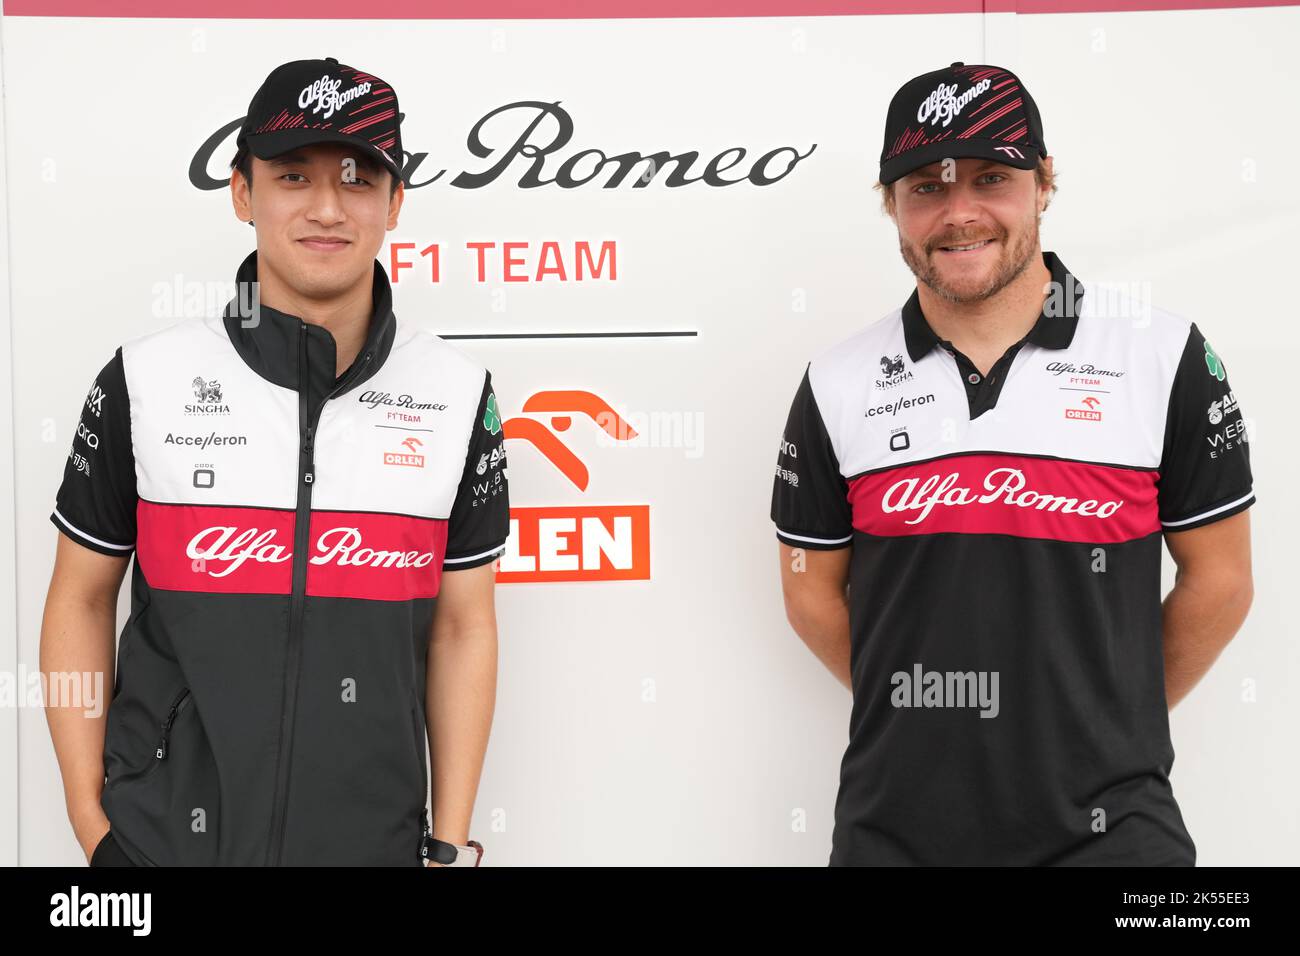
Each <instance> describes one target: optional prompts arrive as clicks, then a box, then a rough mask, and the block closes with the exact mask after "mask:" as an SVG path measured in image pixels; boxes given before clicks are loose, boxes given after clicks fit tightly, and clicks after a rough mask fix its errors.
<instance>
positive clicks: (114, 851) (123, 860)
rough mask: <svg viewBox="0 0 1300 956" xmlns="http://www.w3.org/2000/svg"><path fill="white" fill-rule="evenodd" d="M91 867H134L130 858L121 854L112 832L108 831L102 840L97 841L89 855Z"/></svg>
mask: <svg viewBox="0 0 1300 956" xmlns="http://www.w3.org/2000/svg"><path fill="white" fill-rule="evenodd" d="M90 865H91V866H135V864H134V863H132V862H131V858H130V857H128V856H127V855H126V854H125V853H123V852H122V848H121V847H120V846H118V845H117V841H116V840H114V839H113V831H112V830H109V831H108V832H107V833H105V834H104V838H103V839H102V840H100V841H99V844H98V845H97V846H96V847H95V850H94V852H93V853H91V854H90Z"/></svg>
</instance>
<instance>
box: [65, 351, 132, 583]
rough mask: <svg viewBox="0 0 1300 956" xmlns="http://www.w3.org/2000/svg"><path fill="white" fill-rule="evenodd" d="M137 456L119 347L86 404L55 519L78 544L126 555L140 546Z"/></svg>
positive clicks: (73, 445) (93, 385) (78, 424)
mask: <svg viewBox="0 0 1300 956" xmlns="http://www.w3.org/2000/svg"><path fill="white" fill-rule="evenodd" d="M136 502H137V498H136V483H135V456H134V453H133V451H132V446H131V406H130V399H129V397H128V395H127V391H126V375H125V372H124V370H123V367H122V350H121V349H120V348H119V349H118V350H117V351H116V352H115V353H114V354H113V357H112V359H110V360H109V362H108V364H107V365H105V366H104V368H103V369H102V370H101V371H100V373H99V375H97V376H96V377H95V381H94V382H93V383H92V385H91V386H90V391H89V392H88V393H87V394H86V400H85V402H84V403H83V404H82V407H81V417H80V419H79V420H78V421H77V429H76V434H75V435H74V436H73V438H72V446H71V448H70V449H69V450H68V460H67V463H66V464H65V465H64V468H63V483H62V484H61V485H60V486H59V490H58V493H57V494H56V495H55V504H54V511H53V512H52V513H51V514H50V520H51V521H53V522H54V525H55V527H57V528H58V529H59V530H60V531H62V532H63V533H64V534H66V535H67V536H68V537H70V538H71V539H72V540H73V541H75V542H77V544H79V545H82V546H83V547H86V548H89V549H90V550H92V551H98V552H99V553H100V554H107V555H112V556H114V557H125V556H127V555H129V554H130V553H131V552H132V551H133V550H134V549H135V512H136Z"/></svg>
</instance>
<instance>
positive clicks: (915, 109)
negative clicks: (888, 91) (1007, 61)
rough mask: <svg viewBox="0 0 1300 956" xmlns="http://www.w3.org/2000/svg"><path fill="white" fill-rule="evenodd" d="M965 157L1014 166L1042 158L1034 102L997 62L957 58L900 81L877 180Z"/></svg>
mask: <svg viewBox="0 0 1300 956" xmlns="http://www.w3.org/2000/svg"><path fill="white" fill-rule="evenodd" d="M968 156H970V157H976V158H979V159H993V160H997V161H998V162H1000V163H1006V164H1007V165H1008V166H1014V167H1016V168H1017V169H1034V168H1035V167H1036V166H1037V165H1038V159H1039V157H1040V156H1042V157H1045V156H1047V147H1046V146H1044V145H1043V121H1042V119H1041V118H1040V117H1039V115H1038V106H1037V104H1035V103H1034V100H1033V97H1031V96H1030V95H1029V91H1028V90H1027V89H1025V85H1024V84H1023V83H1021V82H1020V79H1019V78H1018V77H1017V76H1016V75H1015V74H1014V73H1012V72H1011V71H1009V70H1004V69H1002V67H999V66H987V65H976V66H967V65H966V64H965V63H962V62H960V61H958V62H956V63H953V64H952V65H951V66H949V67H946V68H945V69H942V70H935V71H934V72H932V73H925V74H922V75H921V76H918V77H916V78H915V79H911V80H908V81H907V82H906V83H904V84H903V85H902V86H901V87H900V88H899V90H898V92H897V93H895V94H894V98H893V99H892V100H891V101H890V103H889V114H888V116H887V118H886V120H885V144H884V147H883V148H882V149H881V151H880V181H881V183H884V184H888V183H892V182H893V181H894V180H896V179H901V178H902V177H904V176H906V175H907V174H908V173H910V172H912V171H913V170H916V169H920V168H921V167H922V166H928V165H929V164H930V163H936V162H939V161H940V160H942V159H948V158H950V157H951V158H953V159H958V158H962V157H968Z"/></svg>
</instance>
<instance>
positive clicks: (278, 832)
mask: <svg viewBox="0 0 1300 956" xmlns="http://www.w3.org/2000/svg"><path fill="white" fill-rule="evenodd" d="M369 361H370V353H369V352H366V353H365V354H364V355H363V356H362V358H361V362H360V363H357V364H355V365H354V366H353V368H352V370H351V372H349V373H348V375H347V377H346V378H344V379H343V381H341V382H339V383H338V384H337V385H335V386H334V388H332V389H331V390H330V391H329V393H328V394H327V395H326V396H325V398H324V400H323V401H322V402H321V403H320V406H319V407H318V408H317V409H316V415H315V416H314V418H313V419H312V421H311V422H308V421H307V416H308V412H309V409H308V407H307V399H308V396H307V386H308V384H310V383H309V381H308V374H307V369H308V366H307V323H306V322H303V321H302V320H301V319H299V320H298V437H299V439H300V445H299V447H298V501H297V510H296V512H295V513H294V522H293V592H292V595H291V597H290V599H289V650H288V657H287V659H286V661H285V668H284V688H283V692H282V693H281V695H280V701H281V705H280V741H279V747H278V748H277V751H276V765H275V794H274V796H273V797H272V800H271V807H272V822H271V839H270V841H269V843H268V844H267V854H268V857H269V865H271V866H279V865H280V857H281V856H282V854H283V853H284V831H285V826H284V822H285V821H284V818H285V814H286V813H287V812H288V809H289V767H290V766H291V762H292V757H293V721H294V714H295V712H296V710H297V704H298V670H299V667H300V659H301V654H302V617H303V611H304V606H305V604H306V600H307V561H308V554H307V548H308V546H309V545H310V537H311V491H312V483H313V482H314V481H315V480H316V462H315V447H314V444H313V442H314V441H315V432H316V426H317V425H318V424H319V423H320V416H321V413H322V412H324V410H325V402H328V401H329V400H330V399H331V398H333V397H334V396H335V395H336V394H338V391H339V390H340V389H341V388H343V387H344V386H346V385H347V384H348V383H350V382H351V381H352V380H353V379H354V378H356V376H357V375H359V374H360V373H361V370H362V369H363V368H364V367H365V365H366V364H367V363H368V362H369Z"/></svg>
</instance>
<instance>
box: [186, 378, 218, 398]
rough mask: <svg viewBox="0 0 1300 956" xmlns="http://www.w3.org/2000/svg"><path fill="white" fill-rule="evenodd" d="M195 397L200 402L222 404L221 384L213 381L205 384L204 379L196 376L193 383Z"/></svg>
mask: <svg viewBox="0 0 1300 956" xmlns="http://www.w3.org/2000/svg"><path fill="white" fill-rule="evenodd" d="M191 384H193V386H194V397H195V398H197V399H198V400H199V401H200V402H220V401H221V383H220V382H218V381H216V380H213V381H211V382H205V381H203V379H201V378H199V377H198V376H195V378H194V381H193V383H191Z"/></svg>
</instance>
